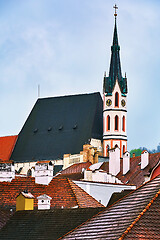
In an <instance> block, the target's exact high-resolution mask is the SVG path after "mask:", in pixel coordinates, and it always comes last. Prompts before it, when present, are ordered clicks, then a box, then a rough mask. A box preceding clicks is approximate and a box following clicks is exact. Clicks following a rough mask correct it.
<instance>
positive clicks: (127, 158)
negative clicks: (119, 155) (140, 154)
mask: <svg viewBox="0 0 160 240" xmlns="http://www.w3.org/2000/svg"><path fill="white" fill-rule="evenodd" d="M129 170H130V153H129V152H128V151H127V152H125V153H124V154H123V175H125V174H126V173H127V172H128V171H129Z"/></svg>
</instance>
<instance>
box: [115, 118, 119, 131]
mask: <svg viewBox="0 0 160 240" xmlns="http://www.w3.org/2000/svg"><path fill="white" fill-rule="evenodd" d="M118 122H119V117H118V116H117V115H116V116H115V130H118V128H119V126H118Z"/></svg>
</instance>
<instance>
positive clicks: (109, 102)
mask: <svg viewBox="0 0 160 240" xmlns="http://www.w3.org/2000/svg"><path fill="white" fill-rule="evenodd" d="M111 104H112V100H111V99H107V101H106V105H107V106H108V107H109V106H111Z"/></svg>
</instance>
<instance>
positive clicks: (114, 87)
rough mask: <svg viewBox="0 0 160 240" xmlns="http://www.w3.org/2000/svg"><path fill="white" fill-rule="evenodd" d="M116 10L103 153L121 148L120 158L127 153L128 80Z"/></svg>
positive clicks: (106, 80) (105, 89)
mask: <svg viewBox="0 0 160 240" xmlns="http://www.w3.org/2000/svg"><path fill="white" fill-rule="evenodd" d="M114 8H115V14H114V16H115V26H114V34H113V44H112V46H111V61H110V69H109V76H108V77H107V76H106V73H105V75H104V83H103V95H104V104H103V153H104V156H108V150H109V149H111V148H114V147H117V146H118V147H119V148H120V156H121V157H122V156H123V153H124V152H126V151H127V133H126V116H127V106H126V105H127V92H128V91H127V78H126V74H125V77H124V78H123V77H122V73H121V62H120V54H119V51H120V46H119V44H118V34H117V22H116V21H117V19H116V18H117V13H116V10H117V8H118V7H117V6H116V5H115V6H114Z"/></svg>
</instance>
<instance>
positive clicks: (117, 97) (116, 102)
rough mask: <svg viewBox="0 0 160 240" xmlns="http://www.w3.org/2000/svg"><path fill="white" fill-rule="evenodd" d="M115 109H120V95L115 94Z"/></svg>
mask: <svg viewBox="0 0 160 240" xmlns="http://www.w3.org/2000/svg"><path fill="white" fill-rule="evenodd" d="M115 107H119V93H118V92H116V93H115Z"/></svg>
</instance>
